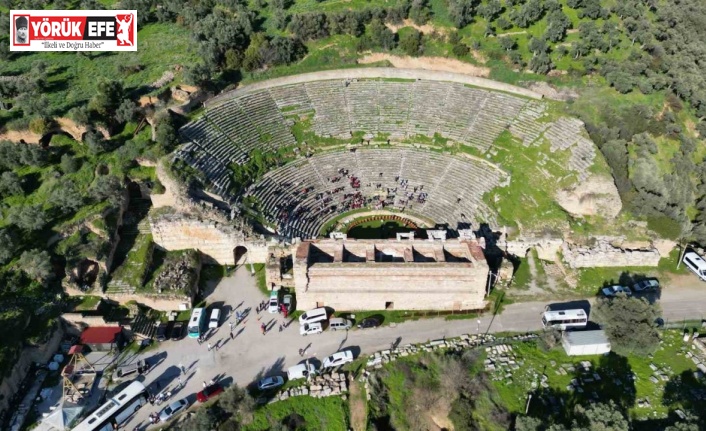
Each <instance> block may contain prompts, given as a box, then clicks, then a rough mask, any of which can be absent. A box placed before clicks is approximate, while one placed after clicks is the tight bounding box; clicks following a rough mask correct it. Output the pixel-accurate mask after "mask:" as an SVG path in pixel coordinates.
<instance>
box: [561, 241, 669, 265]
mask: <svg viewBox="0 0 706 431" xmlns="http://www.w3.org/2000/svg"><path fill="white" fill-rule="evenodd" d="M562 252H563V255H564V260H565V261H566V263H567V264H568V265H569V266H570V267H571V268H588V267H607V266H618V267H620V266H657V265H658V264H659V259H660V253H659V251H658V250H657V249H656V248H655V247H654V246H653V245H652V244H651V243H650V242H644V243H629V242H626V241H624V240H623V238H620V237H596V238H595V240H594V241H593V242H592V243H591V244H588V245H577V244H572V243H569V242H565V243H564V244H563V245H562Z"/></svg>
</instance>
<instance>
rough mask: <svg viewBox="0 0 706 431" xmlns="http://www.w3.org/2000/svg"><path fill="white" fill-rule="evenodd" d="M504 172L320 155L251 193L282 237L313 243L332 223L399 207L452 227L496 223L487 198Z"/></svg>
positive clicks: (353, 154)
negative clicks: (369, 211)
mask: <svg viewBox="0 0 706 431" xmlns="http://www.w3.org/2000/svg"><path fill="white" fill-rule="evenodd" d="M506 177H507V174H505V173H504V172H503V171H501V170H500V169H499V168H497V167H495V166H493V165H490V164H489V163H485V162H482V161H476V160H473V159H465V158H464V159H461V158H458V157H454V156H450V155H445V154H439V153H435V152H431V151H419V150H413V149H401V148H393V149H367V148H358V149H357V150H355V151H339V152H331V153H323V154H319V155H315V156H313V157H310V158H306V159H300V160H297V161H295V162H292V163H289V164H287V165H285V166H283V167H280V168H278V169H275V170H273V171H270V172H268V173H267V174H266V175H265V176H264V177H263V178H262V179H261V180H260V181H258V182H257V183H256V184H254V185H253V186H252V187H250V189H249V190H248V194H250V195H252V196H255V197H256V198H257V202H258V203H259V209H260V211H261V213H262V214H263V215H264V216H265V218H266V220H267V221H268V223H270V224H272V225H275V226H277V232H278V233H279V234H280V235H283V236H287V237H300V238H315V237H317V236H318V235H319V232H320V230H321V228H322V226H323V225H324V224H325V223H326V222H327V221H329V220H331V219H332V218H333V217H336V216H338V215H340V214H342V213H345V212H347V211H351V210H354V209H358V208H370V209H388V210H389V209H394V210H398V211H403V212H408V213H410V214H413V215H417V216H422V217H424V218H427V219H429V220H432V221H434V222H435V223H446V224H448V225H449V227H450V228H452V229H456V228H458V227H465V226H467V225H470V224H473V223H477V222H483V221H485V222H489V223H491V225H494V224H495V219H494V215H493V212H492V211H491V210H490V209H489V208H488V207H487V206H486V204H485V203H484V202H483V200H482V197H483V195H484V194H485V193H486V192H488V191H490V190H491V189H493V188H494V187H496V186H498V185H500V183H501V182H502V181H503V180H505V179H506Z"/></svg>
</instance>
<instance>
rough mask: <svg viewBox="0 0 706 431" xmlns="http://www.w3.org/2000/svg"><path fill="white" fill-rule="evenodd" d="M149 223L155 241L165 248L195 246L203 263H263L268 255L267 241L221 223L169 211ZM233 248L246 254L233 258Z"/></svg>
mask: <svg viewBox="0 0 706 431" xmlns="http://www.w3.org/2000/svg"><path fill="white" fill-rule="evenodd" d="M150 225H151V229H152V238H153V241H154V242H155V244H157V245H159V246H160V247H162V248H164V249H165V250H185V249H190V248H193V249H196V250H198V251H200V252H201V253H202V255H203V257H204V263H209V262H215V263H218V264H220V265H235V264H236V263H246V262H247V263H265V262H266V260H267V258H268V256H269V255H268V254H267V247H268V244H267V241H265V240H264V239H255V238H246V237H245V235H243V234H242V232H240V231H238V230H236V229H234V228H233V227H231V226H228V225H226V224H224V223H222V222H217V221H212V220H204V219H201V218H198V217H194V216H190V215H186V214H170V215H164V216H161V217H156V218H151V219H150ZM236 247H245V248H246V249H247V256H246V255H242V254H241V255H240V262H236V261H235V258H236Z"/></svg>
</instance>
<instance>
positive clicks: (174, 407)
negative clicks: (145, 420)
mask: <svg viewBox="0 0 706 431" xmlns="http://www.w3.org/2000/svg"><path fill="white" fill-rule="evenodd" d="M188 406H189V401H187V400H186V398H183V399H181V400H179V401H174V402H173V403H171V404H169V405H168V406H167V407H165V408H164V409H162V411H161V412H160V413H159V420H160V421H162V422H166V421H168V420H169V419H171V418H173V417H174V416H176V415H178V414H179V413H181V412H182V411H184V410H186V408H187V407H188Z"/></svg>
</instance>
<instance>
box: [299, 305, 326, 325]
mask: <svg viewBox="0 0 706 431" xmlns="http://www.w3.org/2000/svg"><path fill="white" fill-rule="evenodd" d="M324 320H328V311H326V309H325V308H324V307H319V308H314V309H313V310H308V311H305V312H304V313H302V315H301V316H299V324H300V325H303V324H305V323H314V322H322V321H324Z"/></svg>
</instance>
